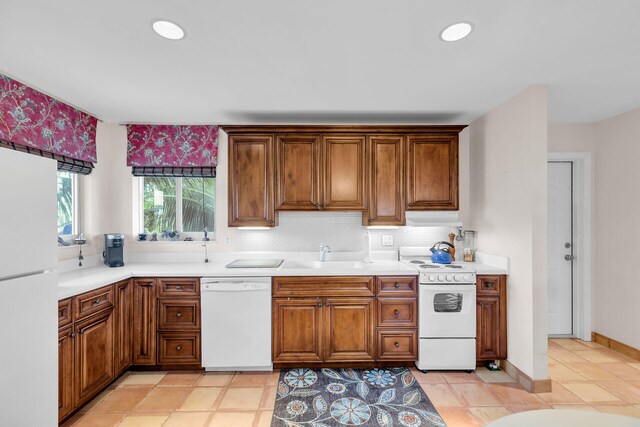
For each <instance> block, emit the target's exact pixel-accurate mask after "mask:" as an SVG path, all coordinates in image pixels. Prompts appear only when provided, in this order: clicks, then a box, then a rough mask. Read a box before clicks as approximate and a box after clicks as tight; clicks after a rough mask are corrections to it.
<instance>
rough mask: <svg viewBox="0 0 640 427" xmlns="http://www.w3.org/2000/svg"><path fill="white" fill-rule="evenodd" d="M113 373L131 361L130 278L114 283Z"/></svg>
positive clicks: (121, 369) (131, 292)
mask: <svg viewBox="0 0 640 427" xmlns="http://www.w3.org/2000/svg"><path fill="white" fill-rule="evenodd" d="M114 287H115V290H114V292H115V302H116V311H115V316H116V320H115V334H114V342H115V347H114V354H115V355H114V359H115V374H116V376H118V375H120V374H121V373H123V372H124V371H126V370H127V369H128V368H129V366H131V364H132V362H133V345H132V344H133V342H132V335H131V333H132V330H133V285H132V284H131V280H126V281H124V282H119V283H116V284H115V286H114Z"/></svg>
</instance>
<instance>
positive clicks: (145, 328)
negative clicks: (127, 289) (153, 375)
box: [133, 279, 157, 365]
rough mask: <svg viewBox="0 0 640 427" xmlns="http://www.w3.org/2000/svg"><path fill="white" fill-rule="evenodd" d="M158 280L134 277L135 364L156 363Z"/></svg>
mask: <svg viewBox="0 0 640 427" xmlns="http://www.w3.org/2000/svg"><path fill="white" fill-rule="evenodd" d="M155 283H156V280H155V279H133V364H134V365H155V364H156V360H157V358H156V307H157V301H156V287H155Z"/></svg>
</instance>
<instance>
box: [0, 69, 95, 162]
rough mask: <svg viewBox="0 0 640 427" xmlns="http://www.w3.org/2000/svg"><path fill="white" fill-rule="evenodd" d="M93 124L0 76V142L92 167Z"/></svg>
mask: <svg viewBox="0 0 640 427" xmlns="http://www.w3.org/2000/svg"><path fill="white" fill-rule="evenodd" d="M97 123H98V119H96V118H95V117H93V116H90V115H89V114H86V113H83V112H82V111H80V110H78V109H77V108H74V107H72V106H70V105H67V104H65V103H63V102H61V101H58V100H56V99H54V98H51V97H50V96H47V95H45V94H43V93H41V92H38V91H37V90H35V89H32V88H30V87H29V86H26V85H23V84H22V83H19V82H17V81H15V80H13V79H11V78H9V77H7V76H5V75H3V74H0V140H3V141H4V142H6V143H9V144H12V145H13V146H14V148H16V149H21V150H22V151H28V152H33V151H31V150H30V149H35V150H36V151H38V150H40V151H43V152H46V153H50V154H53V155H57V156H62V157H64V158H68V159H69V160H70V161H71V162H73V160H80V161H83V162H87V163H94V162H96V160H97V158H96V125H97ZM5 145H6V144H5ZM16 145H18V146H20V147H16ZM41 154H42V153H41ZM55 158H57V159H58V158H59V157H55Z"/></svg>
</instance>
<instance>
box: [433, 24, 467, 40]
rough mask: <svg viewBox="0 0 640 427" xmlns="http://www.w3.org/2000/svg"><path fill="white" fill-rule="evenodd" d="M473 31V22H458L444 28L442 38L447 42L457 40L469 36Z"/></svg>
mask: <svg viewBox="0 0 640 427" xmlns="http://www.w3.org/2000/svg"><path fill="white" fill-rule="evenodd" d="M471 31H473V24H472V23H471V22H458V23H455V24H451V25H449V26H448V27H447V28H445V29H444V30H442V32H441V33H440V38H441V39H442V40H444V41H446V42H455V41H458V40H462V39H463V38H465V37H467V36H468V35H469V34H471Z"/></svg>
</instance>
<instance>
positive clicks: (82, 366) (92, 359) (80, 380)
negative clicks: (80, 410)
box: [74, 310, 115, 406]
mask: <svg viewBox="0 0 640 427" xmlns="http://www.w3.org/2000/svg"><path fill="white" fill-rule="evenodd" d="M74 328H75V334H76V335H75V341H76V342H75V360H74V362H75V394H76V406H79V405H82V404H83V403H85V402H86V401H87V400H89V399H90V398H92V397H93V396H94V395H95V394H96V393H98V392H99V391H101V390H102V389H103V388H104V387H105V386H107V385H108V384H109V383H110V382H111V380H113V379H114V378H115V375H114V363H113V310H108V311H105V312H103V313H101V314H97V315H95V316H93V317H90V318H88V319H85V320H83V321H81V322H78V323H76V324H75V327H74Z"/></svg>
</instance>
